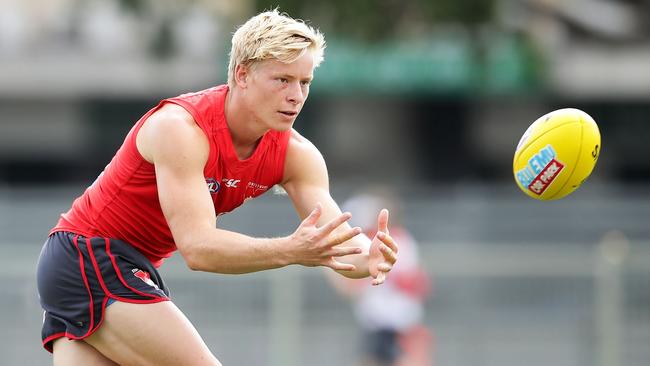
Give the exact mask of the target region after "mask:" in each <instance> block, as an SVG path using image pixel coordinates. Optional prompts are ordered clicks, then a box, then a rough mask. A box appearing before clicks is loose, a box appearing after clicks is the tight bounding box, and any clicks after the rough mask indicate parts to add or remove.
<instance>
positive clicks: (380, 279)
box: [372, 272, 386, 286]
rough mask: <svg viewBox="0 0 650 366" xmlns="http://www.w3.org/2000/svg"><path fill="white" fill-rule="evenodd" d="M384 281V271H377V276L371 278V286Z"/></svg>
mask: <svg viewBox="0 0 650 366" xmlns="http://www.w3.org/2000/svg"><path fill="white" fill-rule="evenodd" d="M384 281H386V272H379V273H378V274H377V277H376V278H374V279H373V280H372V284H373V286H377V285H381V284H382V283H384Z"/></svg>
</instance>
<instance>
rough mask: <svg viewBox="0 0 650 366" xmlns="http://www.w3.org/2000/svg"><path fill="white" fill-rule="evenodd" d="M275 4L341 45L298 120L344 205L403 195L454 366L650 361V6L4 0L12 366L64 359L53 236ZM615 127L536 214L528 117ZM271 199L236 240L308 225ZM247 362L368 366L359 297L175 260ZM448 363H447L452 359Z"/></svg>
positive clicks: (3, 197) (220, 351)
mask: <svg viewBox="0 0 650 366" xmlns="http://www.w3.org/2000/svg"><path fill="white" fill-rule="evenodd" d="M275 5H280V9H281V10H282V11H287V12H288V13H290V14H291V15H292V16H295V17H299V18H304V19H308V20H311V21H312V23H313V24H314V25H316V26H317V27H319V28H320V29H321V30H322V31H323V32H324V33H325V34H326V37H327V40H328V48H327V50H326V61H325V63H324V64H323V65H322V66H321V67H320V68H319V69H317V71H316V74H315V76H316V80H315V82H314V85H313V89H312V94H311V95H310V100H309V102H308V103H307V105H306V107H305V108H304V110H303V113H302V114H301V116H300V117H299V119H298V121H297V124H296V127H297V129H298V130H300V131H301V132H302V133H303V134H305V135H306V136H307V137H309V138H310V139H311V140H312V141H314V142H315V144H316V145H317V146H319V147H320V149H321V151H322V152H323V154H324V155H325V157H326V160H327V161H328V165H329V168H330V175H331V179H332V182H333V183H332V185H333V187H334V191H333V193H334V196H335V198H337V199H338V200H343V199H345V198H347V197H349V196H350V195H351V194H352V193H354V192H355V191H357V190H359V189H362V188H363V187H364V185H365V184H366V183H383V184H389V185H391V186H393V187H395V188H396V190H397V191H398V193H399V194H400V195H401V196H402V197H403V198H404V208H405V209H404V213H405V216H406V220H405V222H406V225H407V227H408V228H409V229H411V230H412V232H413V234H414V235H415V237H416V238H417V239H418V240H419V241H420V243H421V246H422V262H423V263H424V265H425V267H426V269H427V271H428V273H429V274H430V276H431V278H432V280H433V284H434V294H433V296H432V298H431V299H430V301H429V302H428V303H427V314H426V324H427V325H428V326H429V327H430V328H431V329H432V330H433V331H434V333H435V335H436V343H435V345H432V348H435V350H434V360H435V364H436V365H452V366H454V365H458V366H464V365H500V366H507V365H513V366H514V365H517V366H518V365H531V366H533V365H549V364H553V365H557V366H572V365H577V366H591V365H602V366H616V365H626V366H636V365H646V364H647V361H648V359H650V351H649V350H648V347H647V345H648V344H649V343H650V280H649V278H650V277H649V276H648V275H649V272H650V269H649V268H650V247H649V241H650V229H649V228H648V224H647V221H648V218H650V200H649V199H648V197H649V193H650V189H649V188H648V180H649V179H650V159H649V156H650V153H649V149H648V138H649V137H650V69H649V67H648V65H650V6H649V5H648V3H647V2H646V1H642V0H628V1H612V0H610V1H607V0H571V1H560V0H485V1H481V0H464V1H458V0H456V1H454V0H436V1H426V0H420V1H409V2H404V1H392V0H383V1H371V0H357V1H327V2H301V1H279V2H272V1H262V0H257V1H253V0H246V1H237V2H231V1H226V0H212V1H201V0H197V1H153V0H119V1H118V0H56V1H48V2H45V3H44V2H40V1H34V0H29V1H26V0H21V1H19V0H4V1H3V2H2V10H1V11H0V283H1V284H2V285H1V287H0V289H1V291H2V296H1V297H0V303H1V304H2V307H1V309H2V314H1V315H0V321H1V322H2V323H1V324H2V329H4V330H5V331H4V332H3V333H2V336H1V337H2V342H1V343H0V344H1V345H0V354H1V355H2V356H0V358H1V359H2V364H7V365H19V364H28V365H36V364H48V363H49V362H50V361H49V355H48V354H47V353H46V352H45V351H43V350H42V349H41V348H40V340H39V331H40V320H41V311H40V308H39V306H38V299H37V295H36V290H35V283H34V265H35V261H36V258H37V255H38V252H39V250H40V246H41V244H42V242H43V240H44V238H45V235H46V233H47V231H48V229H49V228H50V227H51V226H52V225H53V224H54V223H55V221H56V219H57V217H58V214H59V213H60V212H61V211H64V210H66V209H67V208H68V206H69V204H70V202H71V200H72V199H73V198H74V197H76V196H77V195H78V194H80V193H81V192H82V191H83V189H84V187H85V186H87V185H88V184H90V183H91V182H92V181H93V180H94V178H95V177H96V175H97V174H98V173H99V172H100V171H101V170H102V169H103V166H104V165H105V164H106V163H107V162H108V160H109V159H110V156H111V155H112V153H113V152H114V151H115V149H116V148H117V147H118V146H119V144H120V143H121V139H122V137H123V136H124V134H125V133H126V131H128V129H129V128H130V126H131V125H132V124H133V123H134V121H135V120H137V119H138V118H139V117H140V116H141V115H142V114H143V113H144V112H145V111H146V110H148V109H149V108H151V107H152V106H153V105H154V104H155V103H156V102H157V100H159V99H160V98H164V97H167V96H172V95H177V94H180V93H182V92H186V91H191V90H197V89H201V88H205V87H209V86H212V85H215V84H218V83H221V82H223V81H224V80H225V70H226V67H227V66H226V63H225V60H226V58H227V50H228V47H229V43H228V42H229V37H230V34H231V33H232V31H233V28H234V26H235V25H236V24H240V23H241V22H242V21H244V20H245V19H247V18H248V17H250V16H251V15H253V14H255V13H257V12H258V11H261V10H264V9H268V8H270V7H273V6H275ZM560 107H577V108H581V109H583V110H585V111H587V112H588V113H589V114H591V115H592V117H594V119H595V120H596V121H597V122H598V123H599V125H600V128H601V134H602V137H603V150H602V156H601V159H600V161H599V163H598V165H597V167H596V169H595V171H594V173H593V176H592V177H591V178H590V179H589V181H588V182H587V184H586V185H585V186H583V187H581V188H580V189H579V190H578V191H577V192H576V193H575V194H573V195H572V196H570V197H568V198H566V199H564V200H562V201H558V202H536V201H533V200H530V199H528V198H527V197H526V196H524V195H523V194H522V193H521V192H519V191H518V189H517V187H516V185H515V184H514V182H513V180H512V173H511V162H512V154H513V152H514V148H515V145H516V143H517V141H518V139H519V137H520V135H521V134H522V133H523V131H524V130H525V129H526V127H527V126H528V124H529V123H530V122H532V121H533V120H534V119H535V118H537V117H538V116H540V115H542V114H544V113H546V112H547V111H550V110H552V109H556V108H560ZM297 223H298V221H297V220H296V218H295V214H294V213H293V212H292V209H291V207H290V203H289V202H288V200H287V199H286V198H285V197H281V196H278V195H273V194H268V195H266V196H264V197H263V198H261V199H259V200H257V201H253V202H250V203H247V205H246V206H245V207H243V208H242V209H241V210H240V211H237V212H236V213H233V214H232V215H227V216H225V217H224V219H223V222H222V223H221V225H223V226H225V227H230V228H233V229H235V230H241V231H242V232H245V233H249V234H254V235H267V236H268V235H281V234H286V233H289V232H291V231H292V230H293V229H294V228H295V226H296V225H297ZM162 272H163V274H164V275H165V276H166V278H167V280H168V282H169V285H170V286H171V288H172V291H173V295H174V298H175V300H176V302H177V303H178V304H179V306H180V307H181V309H183V310H184V311H185V313H186V314H187V315H188V317H189V318H190V319H191V320H192V321H193V322H194V323H195V324H196V326H197V328H198V329H199V331H200V332H201V333H202V335H203V336H204V338H205V340H206V342H207V343H208V345H209V346H210V347H211V348H212V349H213V351H214V352H215V353H216V354H217V355H218V357H219V358H220V359H221V360H222V362H223V363H224V364H226V365H277V366H279V365H282V366H292V365H302V364H309V365H351V364H353V360H354V359H355V357H356V356H357V354H358V342H359V339H358V337H357V336H358V335H357V328H356V326H355V322H354V318H353V314H352V310H351V308H350V306H349V304H348V303H347V302H346V301H345V300H344V299H342V298H341V297H340V296H339V295H337V294H336V293H335V292H334V290H333V289H332V288H331V287H330V286H329V285H328V284H327V283H326V281H325V279H324V278H323V276H322V273H320V271H319V270H314V269H305V268H298V267H296V268H288V269H285V270H281V271H270V272H267V273H260V274H252V275H245V276H221V275H216V276H215V275H209V274H201V273H194V272H190V271H188V270H186V269H185V268H183V265H182V263H181V261H180V259H179V258H178V257H177V256H175V257H173V258H172V259H171V260H170V261H169V263H168V264H167V265H166V266H164V267H163V269H162ZM432 361H433V360H432Z"/></svg>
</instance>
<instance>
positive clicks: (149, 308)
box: [85, 301, 221, 366]
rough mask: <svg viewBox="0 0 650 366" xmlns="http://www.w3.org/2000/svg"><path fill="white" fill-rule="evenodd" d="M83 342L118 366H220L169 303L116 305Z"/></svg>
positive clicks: (112, 306) (122, 303) (180, 313)
mask: <svg viewBox="0 0 650 366" xmlns="http://www.w3.org/2000/svg"><path fill="white" fill-rule="evenodd" d="M85 341H86V342H87V343H88V344H90V345H92V346H93V347H94V348H95V349H97V350H99V351H100V352H101V353H102V354H104V355H106V356H107V357H109V358H110V359H111V360H113V361H115V362H117V363H119V364H120V365H156V366H164V365H179V366H180V365H212V366H221V364H220V363H219V361H218V360H217V359H216V358H215V357H214V356H213V355H212V353H211V352H210V350H209V349H208V347H207V346H206V344H205V342H204V341H203V339H202V338H201V336H200V335H199V333H198V332H197V331H196V329H195V328H194V326H193V325H192V324H191V323H190V321H189V320H188V319H187V317H186V316H185V315H184V314H183V313H182V312H181V311H180V310H179V309H178V307H176V305H174V303H172V302H171V301H164V302H159V303H153V304H133V303H126V302H121V301H118V302H115V303H114V304H112V305H111V306H109V307H108V308H107V309H106V314H105V318H104V322H103V324H102V325H101V327H99V329H98V330H97V331H96V332H95V333H93V334H92V335H91V336H89V337H88V338H86V339H85Z"/></svg>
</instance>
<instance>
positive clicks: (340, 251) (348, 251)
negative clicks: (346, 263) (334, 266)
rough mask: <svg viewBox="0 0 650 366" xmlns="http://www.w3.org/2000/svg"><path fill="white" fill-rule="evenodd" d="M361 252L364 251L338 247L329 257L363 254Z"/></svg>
mask: <svg viewBox="0 0 650 366" xmlns="http://www.w3.org/2000/svg"><path fill="white" fill-rule="evenodd" d="M361 252H363V249H361V248H359V247H337V248H336V249H332V251H331V253H330V254H329V256H331V257H344V256H346V255H351V254H361Z"/></svg>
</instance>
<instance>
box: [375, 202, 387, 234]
mask: <svg viewBox="0 0 650 366" xmlns="http://www.w3.org/2000/svg"><path fill="white" fill-rule="evenodd" d="M388 216H389V214H388V210H387V209H385V208H384V209H382V210H381V211H379V217H378V218H377V231H381V232H384V233H386V234H388Z"/></svg>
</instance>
